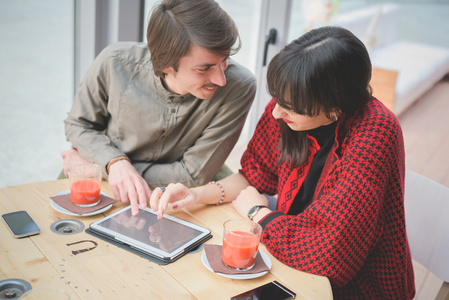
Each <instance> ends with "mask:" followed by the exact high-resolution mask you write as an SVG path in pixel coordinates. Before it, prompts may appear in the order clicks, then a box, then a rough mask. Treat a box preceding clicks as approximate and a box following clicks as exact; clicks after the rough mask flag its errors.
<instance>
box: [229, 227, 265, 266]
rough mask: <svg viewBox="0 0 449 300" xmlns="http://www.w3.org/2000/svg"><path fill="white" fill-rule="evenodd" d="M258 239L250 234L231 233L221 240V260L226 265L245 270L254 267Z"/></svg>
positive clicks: (243, 232) (242, 232)
mask: <svg viewBox="0 0 449 300" xmlns="http://www.w3.org/2000/svg"><path fill="white" fill-rule="evenodd" d="M258 246H259V237H258V236H257V235H255V234H254V233H251V232H245V231H231V232H228V233H227V234H226V236H225V237H224V238H223V251H222V259H223V263H225V264H226V265H228V266H230V267H233V268H238V269H247V268H250V267H252V266H253V265H254V262H255V260H256V255H257V249H258Z"/></svg>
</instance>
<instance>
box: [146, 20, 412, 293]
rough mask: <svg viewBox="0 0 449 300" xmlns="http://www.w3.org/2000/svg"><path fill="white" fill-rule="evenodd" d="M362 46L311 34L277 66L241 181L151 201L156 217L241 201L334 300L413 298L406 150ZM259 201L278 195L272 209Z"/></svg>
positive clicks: (324, 31) (240, 207)
mask: <svg viewBox="0 0 449 300" xmlns="http://www.w3.org/2000/svg"><path fill="white" fill-rule="evenodd" d="M370 79H371V62H370V59H369V55H368V53H367V50H366V48H365V46H364V45H363V43H362V42H361V41H360V40H359V39H357V38H356V37H355V36H354V35H353V34H352V33H351V32H349V31H347V30H345V29H342V28H339V27H322V28H318V29H315V30H312V31H310V32H308V33H306V34H305V35H303V36H301V37H300V38H299V39H297V40H295V41H293V42H292V43H290V44H289V45H287V46H286V47H285V48H284V49H283V50H282V51H281V52H280V53H279V54H277V55H276V56H275V57H274V58H273V60H272V61H271V62H270V65H269V67H268V73H267V80H268V88H269V91H270V94H271V95H272V96H273V99H272V100H271V101H270V103H269V104H268V105H267V107H266V110H265V113H264V114H263V116H262V117H261V119H260V121H259V123H258V125H257V128H256V131H255V134H254V136H253V138H252V139H251V141H250V143H249V144H248V148H247V150H246V152H245V153H244V154H243V157H242V160H241V165H242V169H241V170H240V172H239V174H233V175H231V176H229V177H227V178H225V179H224V180H221V181H219V182H213V183H214V184H208V185H205V186H201V187H196V188H192V189H187V188H186V187H184V186H183V185H181V184H171V185H169V186H168V187H167V189H166V191H165V193H162V190H160V189H156V190H155V191H153V194H152V196H151V199H150V205H151V207H152V209H154V210H158V211H159V215H160V216H162V213H163V212H164V211H165V209H166V207H167V205H168V204H169V203H171V205H172V207H173V208H174V209H179V208H182V207H185V206H187V205H189V204H191V203H207V204H212V203H214V204H215V203H222V202H228V201H233V202H232V205H233V207H234V208H235V209H236V210H237V211H238V212H239V213H240V214H241V215H242V216H243V217H249V218H250V219H253V220H254V221H256V222H259V223H260V224H261V225H262V227H263V234H262V243H264V244H265V246H266V247H267V249H268V250H269V251H270V252H271V253H272V254H273V255H274V256H275V257H276V258H277V259H279V260H280V261H282V262H283V263H285V264H287V265H289V266H291V267H294V268H296V269H298V270H302V271H306V272H310V273H314V274H318V275H324V276H327V277H328V278H329V280H330V282H331V284H332V289H333V293H334V298H335V299H412V298H413V296H414V294H415V287H414V277H413V268H412V263H411V257H410V251H409V246H408V242H407V235H406V231H405V217H404V203H403V200H404V197H403V191H404V188H403V187H404V174H405V166H404V143H403V138H402V131H401V127H400V125H399V122H398V120H397V118H396V117H395V116H394V114H393V113H392V112H391V111H389V110H388V109H387V108H386V107H385V106H384V105H383V104H382V103H381V102H380V101H378V100H377V99H375V98H374V97H372V94H371V87H370V86H369V82H370ZM263 194H268V195H277V204H276V209H275V210H274V211H271V210H270V209H269V208H268V200H267V198H266V197H265V196H264V195H263Z"/></svg>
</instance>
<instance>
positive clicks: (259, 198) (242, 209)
mask: <svg viewBox="0 0 449 300" xmlns="http://www.w3.org/2000/svg"><path fill="white" fill-rule="evenodd" d="M255 205H265V206H266V207H268V199H267V197H265V196H264V195H262V194H260V193H259V192H258V191H257V189H256V188H255V187H253V186H248V187H247V188H245V189H244V190H242V191H241V192H240V194H239V195H238V196H237V198H236V199H235V200H234V201H232V207H233V208H234V209H235V210H236V211H237V212H238V213H239V214H240V215H241V216H242V217H244V218H247V217H248V211H249V210H250V209H251V207H253V206H255Z"/></svg>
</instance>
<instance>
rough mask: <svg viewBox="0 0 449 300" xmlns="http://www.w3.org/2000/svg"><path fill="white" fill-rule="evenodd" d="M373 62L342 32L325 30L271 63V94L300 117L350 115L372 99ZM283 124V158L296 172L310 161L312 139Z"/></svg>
mask: <svg viewBox="0 0 449 300" xmlns="http://www.w3.org/2000/svg"><path fill="white" fill-rule="evenodd" d="M370 80H371V61H370V58H369V54H368V52H367V50H366V47H365V46H364V44H363V43H362V42H361V41H360V40H359V39H358V38H357V37H356V36H355V35H353V34H352V33H351V32H350V31H348V30H346V29H343V28H340V27H334V26H329V27H320V28H317V29H314V30H311V31H309V32H307V33H305V34H304V35H302V36H301V37H300V38H298V39H296V40H294V41H292V42H291V43H290V44H288V45H287V46H286V47H285V48H284V49H283V50H281V52H279V53H278V54H277V55H276V56H275V57H274V58H273V59H272V60H271V62H270V64H269V66H268V70H267V82H268V91H269V93H270V94H271V96H272V97H274V98H275V99H276V102H277V103H278V104H279V105H280V106H282V107H284V108H286V109H289V110H292V111H294V112H296V113H298V114H303V115H304V114H305V115H308V116H311V117H313V116H316V115H318V114H319V113H320V112H321V111H323V112H325V113H326V115H327V117H330V116H331V114H332V113H334V112H338V113H345V114H351V113H353V112H354V111H356V110H358V109H360V108H361V107H362V106H364V105H365V104H366V103H367V102H368V100H369V99H370V98H371V95H372V90H371V87H370V85H369V82H370ZM279 122H280V127H281V140H280V144H279V147H280V149H281V156H280V161H279V163H283V162H284V161H286V160H287V161H288V162H289V163H290V164H291V165H292V167H293V168H295V167H298V166H300V165H301V164H302V163H303V162H304V161H305V160H306V159H307V152H308V139H307V133H306V132H303V131H293V130H291V129H290V128H289V127H288V126H287V125H286V124H285V122H283V121H279Z"/></svg>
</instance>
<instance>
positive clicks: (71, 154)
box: [61, 148, 88, 177]
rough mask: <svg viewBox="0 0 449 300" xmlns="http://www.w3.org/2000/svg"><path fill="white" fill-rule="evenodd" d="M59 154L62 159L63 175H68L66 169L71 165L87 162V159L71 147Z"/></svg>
mask: <svg viewBox="0 0 449 300" xmlns="http://www.w3.org/2000/svg"><path fill="white" fill-rule="evenodd" d="M61 156H62V159H63V167H64V175H65V177H68V171H69V168H70V167H71V166H74V165H78V164H86V163H88V161H87V160H85V159H84V158H82V157H81V155H80V154H79V153H78V151H77V150H76V149H73V148H70V149H69V150H66V151H64V152H62V153H61Z"/></svg>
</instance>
